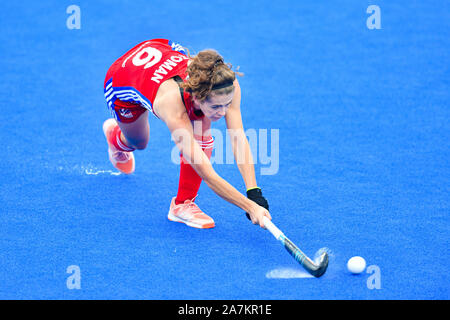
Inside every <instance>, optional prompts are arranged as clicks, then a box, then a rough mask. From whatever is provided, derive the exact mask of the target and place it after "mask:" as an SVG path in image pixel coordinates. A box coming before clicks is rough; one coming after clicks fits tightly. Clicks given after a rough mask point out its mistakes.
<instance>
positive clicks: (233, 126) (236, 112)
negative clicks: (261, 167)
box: [225, 79, 269, 219]
mask: <svg viewBox="0 0 450 320" xmlns="http://www.w3.org/2000/svg"><path fill="white" fill-rule="evenodd" d="M234 87H235V91H234V96H233V102H232V103H231V106H230V108H229V109H228V111H227V113H226V115H225V121H226V124H227V128H228V133H229V134H230V140H231V145H232V149H233V153H234V158H235V160H236V163H237V166H238V168H239V172H240V173H241V176H242V178H243V179H244V182H245V186H246V188H247V197H248V198H249V199H250V200H253V201H254V202H256V203H257V204H259V205H260V206H262V207H264V208H266V209H267V210H269V203H268V202H267V199H266V198H264V196H263V194H262V190H261V188H259V187H258V186H257V183H256V177H255V166H254V162H253V157H252V152H251V149H250V144H249V143H248V140H247V136H246V135H245V132H244V125H243V123H242V116H241V88H240V86H239V82H238V81H237V79H236V80H235V81H234ZM247 218H249V219H251V218H250V216H249V214H248V212H247Z"/></svg>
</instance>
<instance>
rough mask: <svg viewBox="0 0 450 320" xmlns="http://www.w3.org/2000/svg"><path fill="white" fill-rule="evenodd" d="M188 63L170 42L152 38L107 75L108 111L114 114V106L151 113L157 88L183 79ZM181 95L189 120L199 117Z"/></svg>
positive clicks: (140, 45) (183, 54)
mask: <svg viewBox="0 0 450 320" xmlns="http://www.w3.org/2000/svg"><path fill="white" fill-rule="evenodd" d="M188 60H189V58H188V56H187V53H186V51H185V49H184V48H183V47H182V46H181V45H179V44H177V43H175V42H172V41H170V40H166V39H153V40H148V41H144V42H142V43H140V44H138V45H136V46H135V47H134V48H132V49H131V50H129V51H128V52H127V53H125V54H124V55H123V56H121V57H120V58H119V59H117V60H116V61H115V62H114V63H113V64H112V66H111V67H110V68H109V70H108V72H107V74H106V78H105V83H104V90H105V98H106V102H107V104H108V106H109V108H110V109H111V110H112V111H113V110H114V105H115V104H120V105H121V107H126V106H127V105H134V106H135V105H140V106H142V107H143V108H145V109H147V110H149V111H151V112H153V102H154V100H155V97H156V93H157V91H158V89H159V86H160V85H161V84H162V83H163V82H164V81H166V80H168V79H170V78H173V77H176V76H179V77H180V78H181V79H182V80H185V79H186V77H187V73H186V69H187V62H188ZM181 96H182V100H183V103H184V104H185V106H186V110H187V112H188V114H189V116H190V118H191V119H192V120H193V119H194V118H198V115H195V114H194V108H193V103H192V99H191V96H190V94H189V93H187V92H183V91H181ZM117 100H118V101H117ZM153 113H154V112H153ZM155 115H156V114H155ZM191 115H192V117H191Z"/></svg>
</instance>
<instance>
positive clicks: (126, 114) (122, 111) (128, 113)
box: [119, 108, 133, 118]
mask: <svg viewBox="0 0 450 320" xmlns="http://www.w3.org/2000/svg"><path fill="white" fill-rule="evenodd" d="M119 113H120V115H121V116H122V117H124V118H132V117H133V114H132V113H131V111H130V110H128V109H125V108H121V109H119Z"/></svg>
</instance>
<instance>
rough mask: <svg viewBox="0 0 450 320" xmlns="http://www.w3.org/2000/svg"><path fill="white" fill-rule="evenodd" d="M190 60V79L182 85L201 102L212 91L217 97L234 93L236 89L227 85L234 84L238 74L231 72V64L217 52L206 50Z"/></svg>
mask: <svg viewBox="0 0 450 320" xmlns="http://www.w3.org/2000/svg"><path fill="white" fill-rule="evenodd" d="M189 58H191V62H190V64H189V66H188V67H187V70H186V72H187V74H188V78H187V79H186V81H185V82H184V83H183V84H182V87H183V89H185V90H186V91H188V92H191V93H192V95H193V96H194V97H195V98H197V99H198V100H200V101H203V100H205V99H206V98H207V97H208V96H209V95H210V94H211V92H212V91H214V94H216V95H221V94H229V93H231V92H232V91H233V88H234V87H233V86H232V85H228V86H227V83H232V82H233V81H234V79H236V74H235V72H234V71H233V70H231V68H232V66H231V64H229V63H225V62H224V60H223V58H222V56H221V55H220V54H219V53H218V52H217V51H215V50H212V49H206V50H203V51H200V52H199V53H198V54H197V55H196V56H193V57H191V56H189ZM214 88H217V89H214Z"/></svg>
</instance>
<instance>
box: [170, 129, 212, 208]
mask: <svg viewBox="0 0 450 320" xmlns="http://www.w3.org/2000/svg"><path fill="white" fill-rule="evenodd" d="M197 142H198V143H199V144H200V147H202V150H203V152H204V153H205V154H206V156H207V157H208V159H211V154H212V150H213V147H214V139H213V138H212V137H211V136H209V137H202V140H201V141H200V140H197ZM180 157H181V163H180V181H179V183H178V193H177V198H176V199H175V204H180V203H184V201H185V200H192V199H194V198H195V196H196V195H197V193H198V190H199V189H200V184H201V183H202V178H200V176H199V175H198V174H197V172H195V170H194V168H192V166H191V165H190V164H189V163H188V162H187V161H186V160H185V159H184V158H183V156H182V155H181V156H180Z"/></svg>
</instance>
